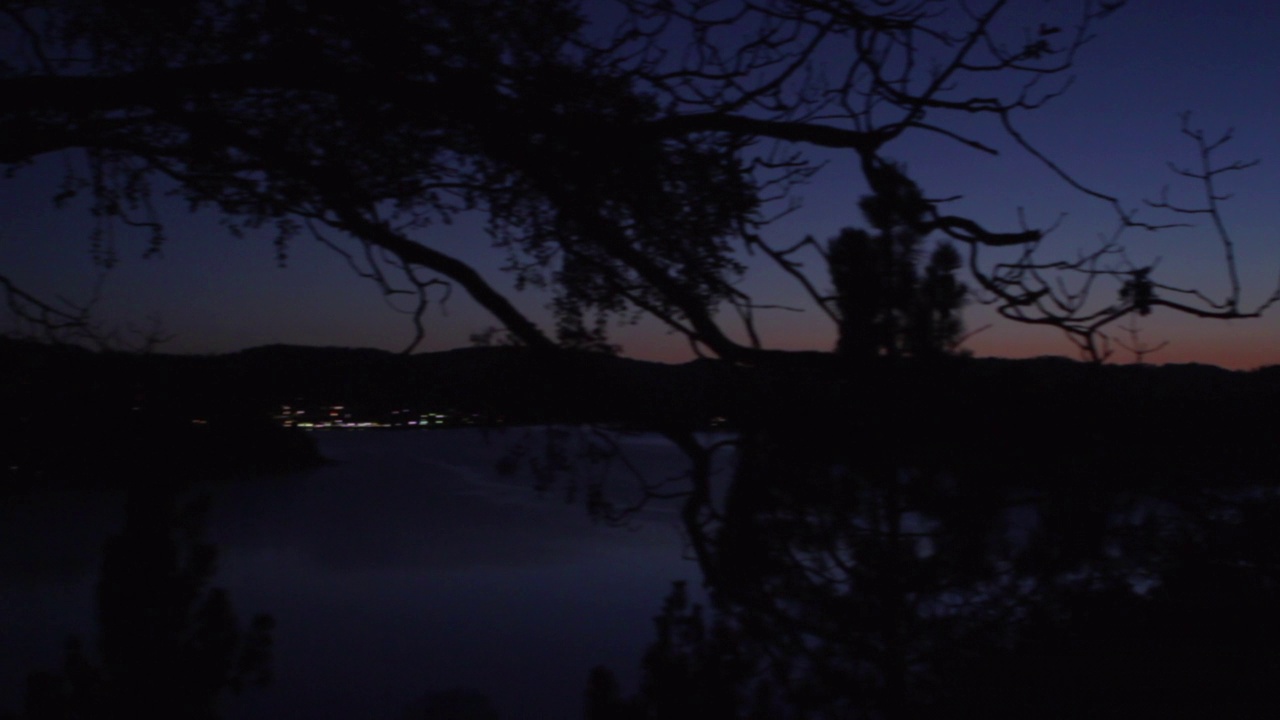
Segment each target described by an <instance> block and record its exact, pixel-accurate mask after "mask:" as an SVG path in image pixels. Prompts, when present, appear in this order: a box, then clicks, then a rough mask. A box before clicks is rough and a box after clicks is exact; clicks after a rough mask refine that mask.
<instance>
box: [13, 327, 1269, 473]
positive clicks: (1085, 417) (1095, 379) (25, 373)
mask: <svg viewBox="0 0 1280 720" xmlns="http://www.w3.org/2000/svg"><path fill="white" fill-rule="evenodd" d="M0 378H2V379H0V403H3V407H4V408H5V412H4V414H3V418H4V419H3V420H2V421H0V432H3V433H5V434H6V435H7V436H9V437H11V438H13V437H19V438H21V437H26V438H36V437H39V436H42V435H49V434H52V435H54V436H56V437H58V438H59V440H58V442H63V443H70V444H71V445H72V446H82V445H83V444H84V443H85V442H87V440H86V438H87V437H92V436H94V435H95V434H101V433H102V431H103V429H104V428H110V429H111V430H112V432H113V433H115V435H116V437H115V438H114V439H111V440H107V441H102V442H98V443H97V444H96V446H95V447H94V448H93V450H94V451H95V452H99V453H103V454H105V455H107V456H110V455H112V454H116V455H119V454H120V453H122V452H134V451H136V448H134V449H129V448H128V443H123V444H122V441H121V440H120V438H119V436H120V435H121V434H127V433H128V432H132V431H134V430H137V429H140V428H150V429H152V430H155V429H156V428H166V429H167V430H166V432H168V433H169V435H167V436H165V437H166V438H167V440H166V442H169V443H170V444H173V445H174V452H173V453H171V454H174V455H175V456H182V455H183V454H184V453H187V454H189V453H191V452H193V450H192V449H191V448H190V447H188V446H187V445H184V444H183V443H184V442H186V441H185V440H183V439H182V438H183V437H185V435H187V434H190V433H191V432H192V430H193V427H195V428H198V429H200V430H201V431H202V432H205V433H223V434H224V435H225V438H224V439H225V442H222V443H220V444H221V445H222V446H224V447H233V446H238V447H241V448H244V447H247V446H249V445H253V444H254V443H251V442H249V441H248V440H246V439H245V436H244V433H246V432H249V431H250V430H252V429H254V428H257V429H258V430H260V431H264V432H265V431H266V430H267V429H268V428H274V425H275V421H274V420H272V417H273V415H274V414H275V413H277V412H279V409H280V407H281V406H282V405H287V404H290V403H298V402H312V403H333V404H340V405H343V406H345V407H347V408H349V409H351V411H352V412H354V413H356V414H357V415H365V416H369V415H376V414H378V413H386V412H389V411H391V410H393V409H395V408H398V407H402V406H408V407H413V408H415V409H435V410H440V411H446V410H447V411H449V412H452V413H465V414H471V415H474V416H475V417H477V418H480V419H481V421H498V420H501V421H502V422H505V423H589V422H590V423H616V424H624V425H627V426H631V427H637V428H642V429H649V430H659V431H661V430H672V429H676V430H687V429H698V428H705V427H710V423H711V421H712V419H713V418H717V419H718V418H724V419H725V420H726V422H727V425H728V426H729V427H749V426H751V425H753V424H759V423H764V422H769V423H775V422H776V421H777V420H778V419H779V418H784V419H786V418H790V419H791V420H793V421H794V422H795V423H796V424H797V426H798V427H805V428H814V427H816V428H820V427H821V426H822V424H823V423H824V422H825V421H826V420H827V419H829V418H834V417H839V418H842V419H844V420H847V419H848V418H851V417H852V418H861V422H863V423H864V424H865V425H866V427H867V440H868V442H877V438H882V439H886V440H887V439H890V438H892V439H893V441H894V442H899V443H901V442H903V440H902V439H903V438H910V439H911V440H910V442H909V444H910V445H912V446H915V447H917V448H923V447H927V448H928V449H929V452H930V453H931V454H937V453H943V454H949V455H950V456H951V457H950V458H949V460H948V462H949V463H950V464H952V465H953V466H956V467H963V466H965V465H966V464H969V463H968V462H967V460H968V459H972V460H973V461H974V462H973V463H972V464H973V465H974V466H975V468H976V467H977V466H978V465H980V466H981V467H982V468H983V472H985V473H988V474H990V473H997V474H998V473H1002V472H1009V473H1016V472H1018V468H1019V467H1023V466H1026V465H1027V464H1028V463H1030V464H1034V465H1037V466H1038V465H1044V464H1046V463H1047V462H1048V463H1051V464H1053V465H1054V466H1056V467H1059V468H1061V469H1062V471H1063V474H1064V476H1066V475H1072V474H1073V473H1074V474H1078V473H1079V472H1080V471H1082V470H1083V469H1087V468H1089V467H1091V466H1093V465H1092V464H1093V463H1096V462H1099V461H1106V462H1108V463H1120V464H1125V463H1130V464H1132V466H1133V467H1132V470H1133V472H1134V473H1141V474H1152V475H1154V474H1159V475H1160V476H1161V477H1162V479H1163V480H1166V481H1167V480H1169V479H1170V474H1173V475H1174V476H1187V477H1188V478H1196V479H1197V480H1198V479H1200V478H1203V477H1204V475H1205V473H1206V472H1212V473H1214V474H1224V475H1225V474H1233V475H1237V476H1238V475H1240V474H1241V473H1244V474H1248V473H1251V472H1255V471H1260V470H1263V469H1265V468H1269V467H1271V466H1272V465H1271V462H1272V461H1273V460H1275V459H1276V457H1275V456H1276V455H1277V454H1278V453H1277V452H1276V450H1275V449H1274V448H1275V443H1274V438H1275V433H1276V430H1277V429H1278V428H1280V366H1273V367H1268V368H1264V369H1261V370H1256V371H1252V372H1242V371H1229V370H1224V369H1222V368H1217V367H1213V366H1207V365H1164V366H1149V365H1093V364H1087V363H1080V362H1075V361H1072V360H1068V359H1065V358H1053V357H1045V358H1036V359H1030V360H1007V359H993V358H985V359H971V358H944V359H938V360H930V361H911V360H898V361H894V362H889V361H886V362H883V363H878V364H877V363H871V364H867V363H862V364H859V365H857V366H856V367H852V366H846V365H843V364H842V363H841V361H840V360H839V359H838V358H837V357H836V356H834V355H832V354H829V353H816V352H814V353H778V354H776V355H774V356H771V357H770V358H769V360H768V361H767V362H765V363H762V364H760V365H758V366H756V367H749V368H748V367H741V366H733V365H728V364H725V363H719V362H715V361H710V360H698V361H693V362H689V363H685V364H681V365H667V364H662V363H654V362H646V361H641V360H633V359H628V358H619V357H613V356H609V355H604V354H599V353H585V352H551V353H549V352H535V351H531V350H528V349H524V348H518V347H487V348H480V347H477V348H463V349H458V350H450V351H445V352H435V353H423V354H418V355H410V356H405V355H399V354H394V353H390V352H385V351H381V350H371V349H353V348H338V347H328V348H321V347H297V346H286V345H273V346H266V347H258V348H253V349H249V350H244V351H241V352H236V353H230V354H226V355H216V356H189V355H161V354H155V355H130V354H111V353H93V352H89V351H85V350H80V349H77V348H71V347H63V346H50V345H44V344H38V343H31V342H23V341H14V340H0ZM196 421H198V425H195V426H193V423H194V422H196ZM177 428H181V432H178V431H177V430H176V429H177ZM71 437H74V438H76V439H75V440H68V439H67V438H71ZM150 437H151V438H155V437H157V436H156V435H154V434H152V435H151V436H150ZM141 442H154V441H153V440H144V441H141ZM20 444H21V443H20ZM37 444H39V443H37ZM121 448H125V449H124V450H122V449H121ZM15 451H16V452H17V453H18V455H21V454H22V453H23V451H22V450H20V449H17V450H15ZM15 451H9V453H10V455H12V454H13V453H14V452H15ZM38 452H42V453H50V452H53V450H52V449H50V448H48V447H44V449H43V450H39V451H38ZM903 452H913V449H912V447H905V448H904V449H903ZM28 454H30V453H29V452H28ZM249 454H250V455H251V454H252V453H249ZM268 454H269V453H268ZM233 455H234V453H233ZM4 460H5V463H6V466H12V465H15V464H16V465H21V464H22V463H20V462H11V460H23V461H24V462H27V463H30V462H31V458H25V459H24V458H21V457H17V458H14V457H9V458H5V459H4ZM237 462H242V463H247V464H250V465H252V464H255V463H256V464H259V465H271V464H273V462H275V461H271V460H270V459H269V458H252V457H242V458H239V459H238V460H237ZM275 464H277V465H279V464H281V463H280V462H275ZM284 464H285V465H287V464H288V463H287V462H284ZM1173 479H1176V477H1174V478H1173Z"/></svg>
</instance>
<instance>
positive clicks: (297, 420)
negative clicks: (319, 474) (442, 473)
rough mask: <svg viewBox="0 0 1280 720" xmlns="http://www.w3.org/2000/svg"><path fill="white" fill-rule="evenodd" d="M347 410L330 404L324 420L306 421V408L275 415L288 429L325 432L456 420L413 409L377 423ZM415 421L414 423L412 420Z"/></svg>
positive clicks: (432, 424)
mask: <svg viewBox="0 0 1280 720" xmlns="http://www.w3.org/2000/svg"><path fill="white" fill-rule="evenodd" d="M345 411H346V407H345V406H343V405H329V406H325V407H323V408H321V409H320V411H319V415H320V416H321V418H322V419H315V420H313V419H311V418H306V419H303V418H304V417H305V416H306V414H307V411H306V410H303V409H296V410H295V409H294V408H293V407H292V406H289V405H282V406H281V407H280V412H279V413H278V414H277V415H276V416H275V417H276V420H277V421H279V422H280V424H281V425H283V426H284V427H297V428H303V429H307V430H322V429H328V428H354V429H359V428H403V427H416V428H428V427H441V426H444V425H447V424H451V422H452V421H454V418H453V417H451V416H450V415H448V414H446V413H440V412H426V413H416V412H414V411H412V410H409V409H407V408H406V409H403V410H393V411H392V412H391V414H392V415H393V416H401V417H396V418H393V419H392V420H391V421H390V422H374V421H369V420H357V419H355V418H353V417H352V414H351V413H350V412H345ZM410 417H413V418H414V419H412V420H410V419H409V418H410Z"/></svg>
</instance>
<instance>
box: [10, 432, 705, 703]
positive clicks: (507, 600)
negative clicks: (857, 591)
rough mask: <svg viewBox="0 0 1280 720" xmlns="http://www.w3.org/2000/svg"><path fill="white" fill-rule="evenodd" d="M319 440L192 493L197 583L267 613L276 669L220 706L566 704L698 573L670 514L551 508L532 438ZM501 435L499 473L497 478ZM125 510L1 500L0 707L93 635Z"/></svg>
mask: <svg viewBox="0 0 1280 720" xmlns="http://www.w3.org/2000/svg"><path fill="white" fill-rule="evenodd" d="M317 437H318V438H319V440H320V443H321V449H322V450H323V451H324V453H325V454H326V455H327V456H328V457H330V458H332V459H333V460H334V461H335V462H334V463H333V464H330V465H327V466H325V467H323V468H320V469H318V470H315V471H311V472H308V473H304V474H299V475H294V476H289V477H284V478H263V479H260V480H255V481H252V482H242V483H236V484H231V485H224V486H218V487H212V488H208V489H207V492H208V493H209V495H210V497H211V498H212V502H211V505H210V508H209V514H208V518H207V538H208V539H209V540H210V541H211V542H214V543H216V544H217V546H218V562H217V569H216V573H215V574H214V577H213V585H215V586H218V587H223V588H225V589H226V590H227V594H228V595H229V596H230V598H231V600H232V601H233V602H234V605H235V607H236V608H238V609H241V610H242V612H245V613H250V612H265V613H270V614H271V615H272V616H273V617H274V618H275V620H276V628H275V630H274V632H273V639H274V644H273V656H274V662H273V670H274V679H273V682H272V683H271V685H270V686H268V687H266V688H264V689H261V690H254V691H253V692H244V693H241V694H239V695H233V696H228V697H226V698H225V699H224V702H223V705H222V706H223V708H224V710H225V713H224V714H225V716H226V717H229V718H260V717H261V718H266V717H271V718H274V717H282V716H299V717H346V718H387V717H400V716H401V713H402V712H403V711H404V710H405V709H406V708H407V707H415V708H418V709H422V708H427V707H432V705H431V702H434V703H437V704H438V703H440V702H444V700H442V699H441V697H448V696H449V693H450V691H451V689H453V688H471V689H474V690H475V691H478V692H482V693H484V694H485V695H486V696H487V697H488V698H489V700H490V701H491V702H492V704H493V706H494V708H495V709H496V710H497V711H498V712H499V713H500V716H501V717H503V718H521V717H530V718H534V717H566V716H567V717H573V716H576V715H578V714H580V713H581V705H582V683H583V681H584V679H585V678H586V676H587V672H588V670H589V668H590V667H592V666H593V665H595V664H598V663H606V664H609V665H610V666H613V667H617V668H619V670H620V674H621V675H622V676H623V677H624V679H625V680H627V681H628V683H629V684H631V685H634V682H635V673H636V670H635V658H636V657H637V656H638V654H639V653H640V652H641V651H642V650H643V648H644V647H645V645H646V644H647V642H648V641H649V636H650V634H651V625H652V624H651V617H652V615H653V612H654V608H655V607H657V606H658V604H659V603H660V602H661V600H662V597H663V596H664V594H665V593H666V592H667V589H668V588H669V587H670V583H671V581H672V580H673V579H678V578H685V579H688V580H694V579H695V576H696V567H695V566H694V565H693V564H692V563H690V562H688V561H686V560H684V559H682V552H681V549H682V544H681V540H680V536H679V533H678V531H677V530H676V528H675V523H674V514H673V512H672V509H671V508H670V507H663V506H662V505H661V504H657V505H654V506H652V507H649V508H646V509H645V511H644V512H643V513H641V514H640V515H639V516H637V517H636V518H635V523H633V524H632V526H629V527H627V528H617V527H609V526H606V525H605V524H603V523H599V522H594V521H593V520H592V519H591V517H589V515H588V513H587V512H586V511H585V510H584V509H583V507H582V505H581V504H580V503H577V504H567V503H566V502H565V493H564V489H565V487H566V483H567V477H568V475H567V474H566V473H564V472H561V473H559V474H558V475H557V476H556V477H557V484H556V486H555V487H554V488H547V489H546V490H545V491H543V492H538V491H537V490H536V489H535V486H536V485H537V482H538V481H537V479H536V478H534V477H533V476H531V475H530V474H529V473H528V471H527V466H528V465H529V460H530V459H532V458H534V457H538V458H542V457H545V456H546V453H545V452H544V449H545V440H546V437H545V436H544V435H543V434H542V433H541V432H540V431H538V432H530V433H526V432H525V431H523V430H511V431H507V432H503V433H496V434H493V435H492V436H489V437H486V436H485V434H484V433H483V432H481V431H478V430H457V431H440V432H431V433H408V432H405V433H396V432H354V433H326V434H318V436H317ZM617 442H619V443H621V444H622V446H623V447H624V448H625V449H626V453H627V456H628V457H629V458H630V461H631V462H633V463H635V464H636V468H635V469H636V470H638V471H643V472H644V473H645V474H646V475H653V474H664V473H669V470H668V468H670V467H673V466H675V467H679V462H678V461H679V456H678V453H677V452H676V451H675V450H674V449H673V448H671V447H670V446H669V444H664V443H662V442H658V441H655V440H654V438H653V437H652V436H635V437H618V438H617ZM517 448H524V454H523V457H524V458H525V460H524V461H522V462H521V463H518V465H519V467H517V468H515V469H516V472H514V473H512V474H509V475H504V474H502V473H499V472H497V471H496V470H495V467H496V466H497V465H498V464H499V460H501V459H503V458H508V457H509V456H511V454H512V452H513V451H514V450H515V449H517ZM576 452H577V451H576V450H573V451H572V454H574V455H575V456H576ZM592 476H593V477H599V475H598V474H594V473H593V474H592ZM543 477H544V479H546V477H548V476H545V475H544V476H543ZM123 504H124V503H123V500H122V498H119V497H116V496H113V495H111V494H105V493H104V494H99V495H96V496H86V495H83V494H68V495H63V496H60V497H56V498H55V497H39V498H36V497H32V498H28V499H27V500H25V501H23V502H22V503H21V504H17V505H14V506H12V507H7V508H5V509H4V511H3V512H4V514H5V517H3V518H0V533H3V534H4V535H5V537H4V540H5V542H4V544H3V547H2V548H0V567H2V568H3V570H4V578H5V583H4V585H3V587H0V593H3V596H4V600H5V603H6V604H5V607H6V608H19V609H20V612H19V613H15V614H12V615H10V616H9V617H6V618H5V619H4V620H3V621H0V643H3V645H4V647H6V652H5V653H4V655H5V657H4V659H3V663H4V664H3V665H0V670H2V671H3V673H2V674H0V710H3V709H4V708H16V707H18V706H19V705H20V704H21V695H22V690H21V688H22V686H23V684H24V682H25V678H26V675H27V674H28V673H29V672H30V671H32V670H36V669H54V668H57V667H60V665H61V663H62V657H61V652H62V647H63V645H64V643H65V638H66V637H67V635H69V634H73V633H78V634H81V635H82V637H84V638H85V639H86V641H88V640H89V639H90V638H92V637H93V628H94V622H95V620H94V612H93V609H92V606H93V604H94V603H93V594H94V589H93V588H94V582H95V580H96V578H97V574H98V569H99V565H100V563H101V559H100V558H101V556H100V554H99V553H100V551H101V549H102V544H103V542H104V541H105V540H106V538H108V537H109V536H111V535H112V534H116V533H118V532H119V531H120V526H121V518H122V513H123V509H124V508H123ZM19 539H21V542H18V540H19ZM11 540H12V542H11ZM33 554H39V555H45V556H47V557H48V558H50V559H48V560H42V561H33V558H32V555H33ZM11 639H12V640H14V641H15V643H10V642H8V641H9V640H11ZM87 644H88V645H92V642H87ZM442 694H443V695H442ZM432 698H434V700H433V699H432ZM429 701H430V702H429ZM424 712H425V710H424Z"/></svg>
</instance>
